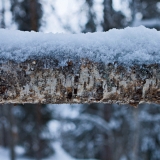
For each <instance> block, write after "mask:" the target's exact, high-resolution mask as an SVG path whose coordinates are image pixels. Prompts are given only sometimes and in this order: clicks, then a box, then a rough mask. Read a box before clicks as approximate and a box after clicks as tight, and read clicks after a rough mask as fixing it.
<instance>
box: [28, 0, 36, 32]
mask: <svg viewBox="0 0 160 160" xmlns="http://www.w3.org/2000/svg"><path fill="white" fill-rule="evenodd" d="M36 6H37V2H36V0H30V14H31V30H33V31H36V32H37V31H38V24H37V7H36Z"/></svg>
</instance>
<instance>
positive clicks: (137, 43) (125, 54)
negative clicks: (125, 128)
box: [0, 26, 160, 65]
mask: <svg viewBox="0 0 160 160" xmlns="http://www.w3.org/2000/svg"><path fill="white" fill-rule="evenodd" d="M47 56H49V57H50V58H54V59H57V60H59V62H61V63H60V65H64V62H65V61H67V60H75V59H76V60H77V59H79V58H88V59H89V60H93V61H96V62H104V63H113V62H115V61H117V62H119V63H122V64H128V65H131V64H133V63H140V64H143V63H145V64H150V63H160V32H159V31H157V30H155V29H148V28H145V27H143V26H140V27H135V28H130V27H127V28H125V29H121V30H118V29H112V30H109V31H108V32H96V33H87V34H53V33H45V34H44V33H37V32H22V31H13V30H6V29H0V60H1V62H2V60H3V61H4V60H13V61H16V62H23V61H25V60H27V59H30V58H43V57H47Z"/></svg>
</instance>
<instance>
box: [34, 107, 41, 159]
mask: <svg viewBox="0 0 160 160" xmlns="http://www.w3.org/2000/svg"><path fill="white" fill-rule="evenodd" d="M34 108H35V114H36V115H35V116H36V142H37V144H36V146H37V150H36V159H37V160H41V141H40V133H41V131H40V129H41V105H40V104H38V105H36V106H35V107H34Z"/></svg>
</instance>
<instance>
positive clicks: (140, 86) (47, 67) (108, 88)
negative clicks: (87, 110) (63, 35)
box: [0, 58, 160, 105]
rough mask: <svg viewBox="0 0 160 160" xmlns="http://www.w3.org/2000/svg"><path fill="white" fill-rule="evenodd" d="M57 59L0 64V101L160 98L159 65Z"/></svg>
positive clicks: (119, 100) (155, 100) (37, 101)
mask: <svg viewBox="0 0 160 160" xmlns="http://www.w3.org/2000/svg"><path fill="white" fill-rule="evenodd" d="M58 63H59V62H58V61H57V60H53V59H52V60H51V59H50V58H46V59H44V58H43V60H41V59H39V60H38V59H36V60H28V61H25V62H22V63H16V62H13V61H8V62H5V63H1V64H0V103H44V104H49V103H92V102H98V103H99V102H104V103H119V104H124V103H125V104H126V103H127V104H131V105H137V104H138V103H141V102H154V103H159V102H160V65H159V64H153V65H141V66H140V65H134V66H132V67H125V66H123V65H118V64H116V63H115V64H103V63H95V62H92V61H89V60H84V59H83V60H81V61H80V63H78V62H72V61H68V62H67V64H66V66H63V67H60V66H59V65H58Z"/></svg>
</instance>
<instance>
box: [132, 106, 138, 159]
mask: <svg viewBox="0 0 160 160" xmlns="http://www.w3.org/2000/svg"><path fill="white" fill-rule="evenodd" d="M133 114H134V123H135V132H134V133H133V135H134V138H133V139H134V141H133V158H132V160H136V159H138V150H139V148H138V146H139V132H140V127H139V125H140V122H139V118H138V114H139V109H138V108H136V109H135V110H134V112H133Z"/></svg>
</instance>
